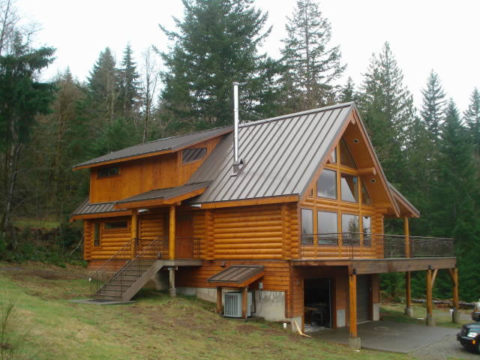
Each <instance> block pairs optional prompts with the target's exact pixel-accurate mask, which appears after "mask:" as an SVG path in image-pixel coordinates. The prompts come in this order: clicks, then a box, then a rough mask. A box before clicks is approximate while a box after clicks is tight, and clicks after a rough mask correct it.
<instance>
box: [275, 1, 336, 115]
mask: <svg viewBox="0 0 480 360" xmlns="http://www.w3.org/2000/svg"><path fill="white" fill-rule="evenodd" d="M286 30H287V37H286V38H285V39H284V40H283V43H284V44H285V45H284V48H283V49H282V55H283V61H284V63H285V65H286V73H285V74H284V80H283V81H284V82H285V83H286V86H287V88H289V92H290V98H291V99H292V98H293V101H294V103H296V106H297V109H295V110H302V109H303V110H305V109H309V108H315V107H320V106H323V105H325V104H328V103H331V102H333V101H334V99H335V93H334V86H333V82H334V81H335V80H336V79H338V78H339V77H340V76H341V75H342V73H343V71H344V70H345V66H344V65H342V64H341V54H340V48H339V47H338V46H333V47H330V45H329V43H330V40H331V26H330V23H329V21H328V20H327V19H326V18H324V17H323V15H322V13H321V11H320V9H319V6H318V3H317V2H316V0H298V1H297V6H296V8H295V11H294V13H293V16H292V17H291V18H288V23H287V24H286Z"/></svg>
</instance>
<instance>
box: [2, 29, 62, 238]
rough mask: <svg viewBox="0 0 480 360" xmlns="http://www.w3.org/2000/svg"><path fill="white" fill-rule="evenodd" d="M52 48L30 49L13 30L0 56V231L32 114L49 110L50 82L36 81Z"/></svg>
mask: <svg viewBox="0 0 480 360" xmlns="http://www.w3.org/2000/svg"><path fill="white" fill-rule="evenodd" d="M54 51H55V50H54V49H53V48H49V47H42V48H39V49H33V48H31V47H30V46H29V44H28V43H26V42H25V41H24V40H23V37H22V35H21V34H20V33H16V35H15V38H14V39H13V42H12V48H11V51H10V52H8V53H5V55H3V56H0V139H2V141H0V152H1V156H2V162H1V163H2V166H3V168H2V171H1V174H2V180H3V189H4V191H3V192H2V202H3V204H2V205H3V206H2V219H1V223H0V232H4V231H5V230H6V229H7V228H8V227H9V224H10V215H11V212H12V208H13V205H14V203H15V194H16V185H17V178H18V171H19V168H18V166H19V159H20V156H21V153H22V151H23V149H24V146H25V144H27V143H28V141H29V140H30V135H31V131H32V128H33V125H34V123H35V116H37V115H38V114H42V113H46V112H48V111H49V105H50V103H51V101H52V100H53V97H54V92H55V86H54V85H53V84H52V83H45V82H40V81H38V75H39V73H40V72H41V71H42V70H43V69H44V68H46V67H47V66H48V65H49V64H50V63H51V62H52V61H53V53H54Z"/></svg>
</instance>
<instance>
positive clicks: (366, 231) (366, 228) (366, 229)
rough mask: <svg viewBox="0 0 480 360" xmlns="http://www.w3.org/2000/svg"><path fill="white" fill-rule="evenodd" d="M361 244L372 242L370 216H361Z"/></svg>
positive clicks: (367, 244) (365, 244)
mask: <svg viewBox="0 0 480 360" xmlns="http://www.w3.org/2000/svg"><path fill="white" fill-rule="evenodd" d="M362 226H363V245H364V246H370V245H371V244H372V218H371V217H370V216H363V218H362Z"/></svg>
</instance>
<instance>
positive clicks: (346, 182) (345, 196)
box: [341, 174, 358, 202]
mask: <svg viewBox="0 0 480 360" xmlns="http://www.w3.org/2000/svg"><path fill="white" fill-rule="evenodd" d="M357 185H358V178H357V177H356V176H353V175H347V174H342V178H341V190H342V200H343V201H349V202H358V186H357Z"/></svg>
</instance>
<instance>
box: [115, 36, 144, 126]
mask: <svg viewBox="0 0 480 360" xmlns="http://www.w3.org/2000/svg"><path fill="white" fill-rule="evenodd" d="M119 72H120V89H119V100H120V102H121V113H122V115H123V117H124V118H126V119H133V120H135V119H136V118H137V115H138V111H139V106H140V84H139V78H140V75H138V73H137V67H136V64H135V62H134V60H133V53H132V48H131V47H130V45H127V47H126V48H125V51H124V53H123V59H122V66H121V68H120V71H119Z"/></svg>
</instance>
